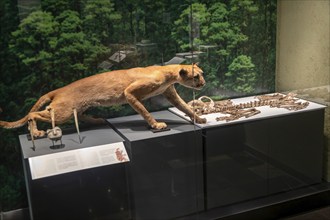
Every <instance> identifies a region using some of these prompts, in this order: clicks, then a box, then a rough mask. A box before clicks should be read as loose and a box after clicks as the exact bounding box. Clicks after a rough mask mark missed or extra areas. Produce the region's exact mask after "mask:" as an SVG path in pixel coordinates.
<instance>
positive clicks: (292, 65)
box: [276, 0, 330, 182]
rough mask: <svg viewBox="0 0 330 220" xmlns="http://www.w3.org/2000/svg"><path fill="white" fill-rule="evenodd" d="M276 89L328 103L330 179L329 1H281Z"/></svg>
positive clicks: (329, 164)
mask: <svg viewBox="0 0 330 220" xmlns="http://www.w3.org/2000/svg"><path fill="white" fill-rule="evenodd" d="M277 16H278V17H277V19H278V20H277V48H276V50H277V61H276V62H277V63H276V90H277V91H279V92H287V91H295V92H297V93H298V95H299V96H300V97H302V98H305V99H308V100H310V101H315V102H318V103H321V104H324V105H326V106H327V108H326V113H325V126H324V127H325V128H324V137H325V164H324V167H325V169H324V179H326V180H327V181H329V182H330V107H329V106H330V93H329V91H330V1H329V0H299V1H297V0H278V14H277Z"/></svg>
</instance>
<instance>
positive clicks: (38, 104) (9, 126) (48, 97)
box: [0, 93, 53, 129]
mask: <svg viewBox="0 0 330 220" xmlns="http://www.w3.org/2000/svg"><path fill="white" fill-rule="evenodd" d="M52 99H53V97H52V93H47V94H46V95H43V96H42V97H41V98H40V99H39V100H38V101H37V102H36V104H34V106H33V107H32V108H31V110H30V112H35V111H38V110H39V109H40V108H41V107H42V106H43V105H45V104H46V103H49V102H50V101H51V100H52ZM28 119H29V118H28V115H26V116H24V117H23V118H21V119H20V120H18V121H13V122H7V121H0V127H2V128H6V129H13V128H19V127H22V126H24V125H25V124H26V123H27V122H28Z"/></svg>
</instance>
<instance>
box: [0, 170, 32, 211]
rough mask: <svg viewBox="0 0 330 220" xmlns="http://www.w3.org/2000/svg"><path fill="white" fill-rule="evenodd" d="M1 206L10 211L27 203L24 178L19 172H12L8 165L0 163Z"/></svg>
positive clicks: (2, 208)
mask: <svg viewBox="0 0 330 220" xmlns="http://www.w3.org/2000/svg"><path fill="white" fill-rule="evenodd" d="M0 176H1V180H2V181H1V182H0V208H1V210H3V211H9V210H12V209H15V208H17V209H18V208H21V207H22V206H25V205H27V204H26V203H25V202H24V200H22V198H24V197H25V195H24V194H25V189H24V179H23V177H22V176H21V174H19V173H12V171H10V170H9V168H8V167H5V166H3V165H0Z"/></svg>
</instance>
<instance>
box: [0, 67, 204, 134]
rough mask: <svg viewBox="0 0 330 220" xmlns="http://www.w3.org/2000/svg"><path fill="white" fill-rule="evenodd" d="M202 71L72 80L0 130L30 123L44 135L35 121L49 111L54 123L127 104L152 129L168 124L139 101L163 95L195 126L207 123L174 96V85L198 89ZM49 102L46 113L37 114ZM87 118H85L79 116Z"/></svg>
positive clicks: (147, 71) (161, 70)
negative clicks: (96, 107) (93, 109)
mask: <svg viewBox="0 0 330 220" xmlns="http://www.w3.org/2000/svg"><path fill="white" fill-rule="evenodd" d="M202 74H203V71H202V70H201V69H200V68H199V67H198V66H197V65H196V64H193V65H168V66H150V67H145V68H133V69H127V70H117V71H111V72H105V73H101V74H96V75H93V76H90V77H87V78H83V79H80V80H78V81H75V82H73V83H71V84H69V85H67V86H64V87H62V88H59V89H57V90H54V91H52V92H49V93H47V94H46V95H44V96H42V97H41V98H40V99H39V100H38V101H37V103H36V104H35V105H34V106H33V107H32V109H31V110H30V112H29V113H28V115H26V116H25V117H24V118H22V119H20V120H18V121H16V122H5V121H0V127H4V128H17V127H20V126H23V125H24V124H26V123H27V122H29V129H32V133H33V135H34V136H36V137H37V136H43V135H44V134H45V133H44V131H39V130H38V129H37V125H36V121H44V122H49V123H50V122H51V117H50V110H53V111H54V112H55V123H56V124H61V123H64V122H66V121H67V120H69V119H70V118H71V117H72V115H73V109H76V110H77V111H78V113H79V114H80V115H81V114H82V113H83V112H84V111H85V110H87V109H88V108H90V107H93V106H111V105H120V104H124V103H128V104H130V105H131V106H132V107H133V109H135V111H136V112H138V113H139V114H140V115H142V116H143V118H144V119H145V120H146V121H147V122H148V124H149V125H150V126H151V127H152V128H155V129H163V128H165V127H166V126H167V125H166V124H165V123H164V122H157V121H156V120H155V119H154V118H153V117H152V116H151V114H150V113H149V112H148V111H147V109H146V108H145V107H144V106H143V104H142V103H141V101H142V100H145V99H147V98H150V97H153V96H156V95H159V94H163V95H164V96H165V97H166V98H167V99H168V101H169V102H170V103H171V104H173V105H174V106H175V107H177V108H178V109H180V110H181V111H183V112H184V113H186V114H187V115H188V116H189V117H190V118H192V119H194V120H195V121H196V122H197V123H205V122H206V120H205V119H203V118H200V117H199V116H197V115H195V113H194V112H193V111H192V110H191V109H190V107H189V106H188V105H187V104H186V103H185V102H184V101H183V100H182V99H181V98H180V96H179V95H178V94H177V92H176V90H175V88H174V84H175V83H179V84H181V85H183V86H186V87H189V88H195V89H201V88H202V87H203V86H204V84H205V80H204V78H203V75H202ZM46 103H50V104H49V106H47V107H46V109H45V110H42V111H38V110H39V109H40V108H41V107H42V106H43V105H45V104H46ZM80 118H81V119H86V116H82V115H81V116H80Z"/></svg>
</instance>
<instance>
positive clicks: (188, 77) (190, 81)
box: [179, 64, 205, 90]
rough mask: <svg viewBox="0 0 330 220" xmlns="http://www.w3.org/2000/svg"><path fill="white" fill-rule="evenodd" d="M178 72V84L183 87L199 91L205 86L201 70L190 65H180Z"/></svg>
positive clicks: (194, 65)
mask: <svg viewBox="0 0 330 220" xmlns="http://www.w3.org/2000/svg"><path fill="white" fill-rule="evenodd" d="M180 67H181V69H180V71H179V75H180V80H179V83H180V84H181V85H183V86H185V87H188V88H192V89H197V90H200V89H202V88H203V86H204V85H205V80H204V77H203V70H202V69H201V68H199V67H198V66H197V64H192V65H181V66H180Z"/></svg>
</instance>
